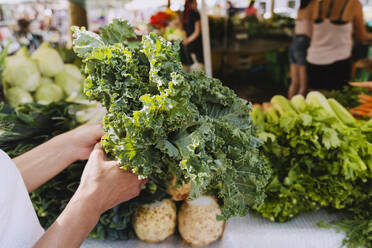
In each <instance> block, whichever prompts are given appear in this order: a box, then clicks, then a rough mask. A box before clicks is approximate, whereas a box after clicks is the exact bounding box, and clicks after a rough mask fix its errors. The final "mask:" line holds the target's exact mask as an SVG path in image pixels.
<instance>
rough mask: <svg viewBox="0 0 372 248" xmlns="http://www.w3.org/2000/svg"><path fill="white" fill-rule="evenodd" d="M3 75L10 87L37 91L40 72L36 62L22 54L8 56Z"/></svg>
mask: <svg viewBox="0 0 372 248" xmlns="http://www.w3.org/2000/svg"><path fill="white" fill-rule="evenodd" d="M2 76H3V81H4V82H5V83H6V84H9V86H10V87H20V88H22V89H24V90H27V91H35V90H36V89H37V87H38V86H39V80H40V73H39V71H38V68H37V65H36V63H35V62H34V61H33V60H31V59H30V58H27V57H26V56H23V55H20V54H16V55H14V56H10V57H8V58H6V60H5V69H4V72H3V74H2Z"/></svg>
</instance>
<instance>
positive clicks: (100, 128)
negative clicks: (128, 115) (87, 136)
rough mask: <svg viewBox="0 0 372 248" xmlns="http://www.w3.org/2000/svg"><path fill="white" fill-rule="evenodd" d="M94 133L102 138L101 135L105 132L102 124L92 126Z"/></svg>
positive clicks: (98, 137)
mask: <svg viewBox="0 0 372 248" xmlns="http://www.w3.org/2000/svg"><path fill="white" fill-rule="evenodd" d="M92 134H93V136H94V137H97V139H98V140H99V139H101V137H102V136H103V135H104V134H105V132H104V131H103V126H102V124H96V125H94V126H93V128H92Z"/></svg>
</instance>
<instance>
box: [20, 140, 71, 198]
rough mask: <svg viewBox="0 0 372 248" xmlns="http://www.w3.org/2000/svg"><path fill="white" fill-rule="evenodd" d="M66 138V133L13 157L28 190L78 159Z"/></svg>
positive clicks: (31, 189) (30, 190)
mask: <svg viewBox="0 0 372 248" xmlns="http://www.w3.org/2000/svg"><path fill="white" fill-rule="evenodd" d="M66 139H67V137H66V134H62V135H59V136H56V137H54V138H53V139H51V140H49V141H48V142H46V143H44V144H42V145H40V146H37V147H36V148H34V149H32V150H30V151H28V152H26V153H25V154H22V155H20V156H18V157H16V158H14V159H13V161H14V163H15V164H16V166H17V168H18V170H19V171H20V172H21V175H22V178H23V180H24V182H25V184H26V187H27V190H28V192H32V191H33V190H34V189H36V188H37V187H39V186H40V185H42V184H44V183H45V182H47V181H48V180H50V179H51V178H53V177H54V176H56V175H57V174H58V173H59V172H61V171H62V170H63V169H65V168H66V167H68V166H69V165H70V164H71V163H73V162H74V161H76V160H77V159H76V158H75V156H74V149H73V148H72V147H71V146H70V145H69V144H68V139H67V140H66Z"/></svg>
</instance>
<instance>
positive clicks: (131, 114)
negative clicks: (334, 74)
mask: <svg viewBox="0 0 372 248" xmlns="http://www.w3.org/2000/svg"><path fill="white" fill-rule="evenodd" d="M73 32H74V51H75V52H76V54H77V55H78V56H79V57H80V58H81V59H82V60H83V71H84V74H85V75H84V76H83V75H82V74H81V73H80V69H79V68H78V67H76V66H75V65H73V64H71V63H64V62H63V60H62V59H61V56H60V55H59V54H60V53H58V52H57V51H56V50H54V49H52V48H51V47H49V46H48V45H47V44H44V45H43V46H41V47H40V48H39V50H37V51H35V52H34V53H33V54H32V55H31V56H29V54H28V53H27V51H26V50H25V49H21V50H19V51H18V52H17V54H15V55H13V56H9V57H5V56H3V55H0V64H1V61H4V68H1V67H0V71H1V70H2V82H3V85H4V90H5V99H6V103H4V102H0V149H2V150H4V151H5V152H6V153H8V154H9V156H11V157H15V156H18V155H20V154H22V153H24V152H26V151H28V150H30V149H32V148H33V147H35V146H37V145H39V144H41V143H43V142H45V141H47V140H49V139H51V138H52V137H54V136H56V135H58V134H61V133H63V132H66V131H69V130H71V129H73V128H75V127H77V126H78V125H80V124H81V123H85V122H98V121H101V120H102V117H103V116H104V118H103V126H104V130H105V135H104V136H103V138H102V140H101V144H102V146H103V147H104V149H105V151H106V153H107V155H108V157H109V158H110V159H112V160H116V161H120V162H121V165H122V167H121V168H122V169H124V170H130V171H132V172H133V173H135V174H137V175H138V176H139V178H148V179H149V180H148V182H147V183H146V185H145V187H144V188H143V190H142V191H141V193H140V195H139V196H138V197H136V198H134V199H132V200H130V201H128V202H125V203H122V204H120V205H118V206H116V207H114V208H113V209H110V210H108V211H106V212H105V213H104V214H103V215H102V216H101V218H100V220H99V222H98V224H97V226H96V227H95V228H94V230H93V231H92V232H91V233H90V237H92V238H97V239H132V238H135V237H137V238H138V239H140V240H143V241H146V242H161V241H163V240H165V239H166V238H167V237H169V236H171V235H173V234H174V233H176V231H177V230H178V234H179V235H180V237H181V238H182V239H183V240H184V241H185V242H186V243H187V244H190V245H192V246H205V245H208V244H211V243H212V242H214V241H215V240H217V239H218V238H220V237H221V236H222V235H223V232H224V228H225V221H226V220H228V219H229V218H231V217H235V216H246V215H247V214H248V213H249V211H251V210H252V211H253V212H255V213H257V214H259V215H262V216H263V217H265V218H268V219H270V220H271V221H276V222H285V221H288V220H290V219H292V218H295V217H296V216H298V215H299V214H300V213H303V212H308V211H315V210H318V209H322V208H325V209H327V210H329V211H331V212H337V213H338V212H342V213H345V215H344V216H345V218H343V219H340V220H338V221H335V222H333V223H325V222H320V223H319V226H320V227H326V228H336V229H338V230H343V231H344V232H345V233H346V239H345V240H344V244H345V245H346V246H348V247H349V248H355V247H366V248H372V228H371V227H372V119H370V118H369V114H370V113H371V110H372V109H371V106H372V105H371V103H372V101H371V99H372V96H370V95H368V94H370V91H368V89H372V85H371V84H370V83H368V82H367V83H355V84H352V85H353V86H355V87H353V88H345V89H344V90H343V91H337V92H336V91H333V92H331V93H329V94H328V95H327V96H332V97H334V98H336V99H337V100H336V99H333V98H332V97H331V98H328V99H327V97H325V96H324V95H323V94H321V93H319V92H310V93H309V94H308V95H307V96H306V98H305V97H303V96H299V95H298V96H295V97H293V98H292V99H291V100H289V99H287V98H285V97H283V96H275V97H273V98H272V99H271V102H270V103H264V104H262V105H258V104H257V105H254V107H253V109H252V106H251V104H250V103H248V102H246V101H245V100H243V99H240V98H238V97H237V96H236V94H235V93H234V92H233V91H232V90H230V89H228V88H226V87H224V86H223V85H222V84H221V82H220V81H218V80H217V79H213V78H208V77H206V76H205V74H204V73H202V72H193V73H188V72H184V71H183V70H182V64H181V62H180V59H179V44H178V43H177V42H174V43H172V42H170V41H167V40H165V39H163V38H162V37H159V36H158V35H156V34H153V33H152V34H150V35H147V36H144V37H143V38H142V41H141V42H140V43H138V44H136V45H135V46H133V45H131V43H130V42H129V41H128V39H131V38H134V37H136V36H135V33H134V30H133V28H132V27H130V26H129V25H128V24H127V23H126V22H123V21H119V20H114V22H113V23H112V24H110V25H108V26H105V27H103V28H102V29H101V33H100V34H96V33H92V32H89V31H87V30H86V29H85V28H77V27H74V28H73ZM83 81H85V83H84V93H85V94H86V96H87V97H88V98H89V100H91V101H97V102H99V103H100V104H102V105H103V107H104V108H100V107H99V105H97V103H95V102H94V103H92V104H90V105H89V106H87V105H85V104H83V103H85V102H86V101H87V100H85V99H84V98H82V96H81V95H80V92H81V91H82V88H83V87H82V82H83ZM360 87H364V88H365V89H361V88H360ZM82 99H84V100H82ZM79 102H80V103H79ZM343 105H344V106H345V107H347V108H352V109H351V110H350V111H351V113H353V114H356V115H358V117H363V118H361V120H358V119H355V118H354V117H353V116H352V115H351V114H350V112H349V111H348V110H347V109H346V108H345V107H344V106H343ZM359 105H361V106H359ZM355 111H362V112H363V113H362V112H358V113H356V112H355ZM361 113H362V114H361ZM85 163H86V162H85V161H79V162H76V163H74V164H73V165H71V166H70V167H69V168H67V169H66V170H64V171H63V172H62V173H61V174H59V175H58V176H56V177H55V178H54V179H52V180H51V181H49V182H48V183H46V184H45V185H43V186H41V187H40V188H38V189H37V190H35V191H34V192H32V193H31V195H30V196H31V199H32V202H33V205H34V208H35V210H36V212H37V215H38V217H39V220H40V222H41V224H42V226H43V227H44V228H47V227H48V226H50V225H51V224H52V223H53V222H54V220H55V219H56V218H57V216H58V215H59V214H60V213H61V211H62V210H63V209H64V207H65V206H66V204H67V203H68V201H69V199H70V198H71V197H72V195H73V193H74V192H75V190H76V189H77V187H78V185H79V181H80V176H81V173H82V171H83V168H84V164H85Z"/></svg>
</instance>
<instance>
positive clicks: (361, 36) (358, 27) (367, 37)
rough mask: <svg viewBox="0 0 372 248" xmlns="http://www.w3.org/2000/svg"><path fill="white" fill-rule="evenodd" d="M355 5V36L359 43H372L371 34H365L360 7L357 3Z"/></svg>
mask: <svg viewBox="0 0 372 248" xmlns="http://www.w3.org/2000/svg"><path fill="white" fill-rule="evenodd" d="M357 4H358V5H357V6H356V8H355V11H356V14H355V17H354V30H355V35H356V37H357V39H358V40H359V41H360V42H365V41H372V33H368V32H367V30H366V27H365V24H364V18H363V9H362V5H361V4H360V3H359V1H358V3H357Z"/></svg>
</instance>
